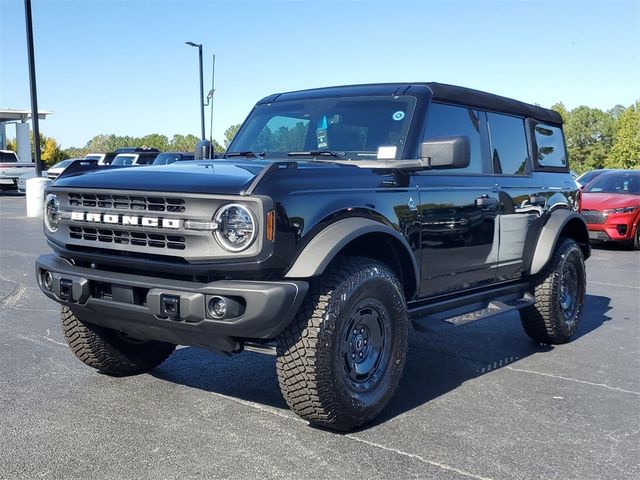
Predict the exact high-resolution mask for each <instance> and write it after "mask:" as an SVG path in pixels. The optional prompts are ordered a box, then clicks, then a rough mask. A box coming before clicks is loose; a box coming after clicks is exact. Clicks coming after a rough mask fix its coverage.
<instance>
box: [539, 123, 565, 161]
mask: <svg viewBox="0 0 640 480" xmlns="http://www.w3.org/2000/svg"><path fill="white" fill-rule="evenodd" d="M534 130H535V138H536V145H537V147H538V164H539V165H540V166H541V167H566V166H567V154H566V152H565V149H564V137H563V135H562V130H561V129H560V128H558V127H552V126H550V125H544V124H542V123H538V124H537V125H536V126H535V129H534Z"/></svg>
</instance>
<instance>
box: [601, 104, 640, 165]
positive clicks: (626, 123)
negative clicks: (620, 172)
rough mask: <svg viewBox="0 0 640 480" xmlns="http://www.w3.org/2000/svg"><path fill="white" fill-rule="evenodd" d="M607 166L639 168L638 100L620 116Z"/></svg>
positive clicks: (639, 108) (639, 121) (639, 112)
mask: <svg viewBox="0 0 640 480" xmlns="http://www.w3.org/2000/svg"><path fill="white" fill-rule="evenodd" d="M607 166H609V167H612V168H640V100H638V101H636V103H635V104H634V105H631V106H630V107H629V108H627V109H626V110H625V111H624V112H622V113H621V114H620V118H619V120H618V126H617V128H616V134H615V136H614V139H613V146H612V147H611V151H610V152H609V154H608V156H607Z"/></svg>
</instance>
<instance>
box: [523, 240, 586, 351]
mask: <svg viewBox="0 0 640 480" xmlns="http://www.w3.org/2000/svg"><path fill="white" fill-rule="evenodd" d="M586 278H587V276H586V272H585V268H584V256H583V254H582V250H581V249H580V247H579V246H578V244H577V243H576V242H575V241H574V240H573V239H571V238H565V239H560V241H559V242H558V245H557V246H556V250H555V252H554V254H553V257H552V258H551V260H550V261H549V264H548V265H547V266H546V267H545V269H544V270H543V272H542V273H541V274H540V276H539V277H538V278H537V280H536V283H535V297H536V303H535V304H534V305H533V306H531V307H526V308H524V309H522V310H521V311H520V319H521V321H522V326H523V327H524V331H525V332H526V333H527V335H529V337H531V338H532V339H533V340H535V341H536V342H540V343H547V344H561V343H566V342H568V341H569V340H570V338H571V337H572V336H573V334H574V333H575V332H576V330H577V329H578V326H579V325H580V320H581V318H582V307H583V303H584V296H585V292H586Z"/></svg>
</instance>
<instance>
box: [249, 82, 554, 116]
mask: <svg viewBox="0 0 640 480" xmlns="http://www.w3.org/2000/svg"><path fill="white" fill-rule="evenodd" d="M425 88H426V89H428V90H429V92H430V93H431V95H432V98H433V100H435V101H440V102H445V103H452V104H456V105H464V106H470V107H475V108H480V109H483V110H489V111H495V112H502V113H507V114H513V115H520V116H523V117H531V118H534V119H536V120H540V121H543V122H548V123H553V124H557V125H561V124H562V117H561V116H560V114H558V112H554V111H553V110H549V109H548V108H543V107H539V106H537V105H531V104H529V103H525V102H521V101H519V100H514V99H512V98H507V97H503V96H500V95H494V94H492V93H487V92H482V91H480V90H474V89H472V88H466V87H459V86H456V85H447V84H445V83H436V82H418V83H373V84H365V85H344V86H337V87H325V88H314V89H311V90H299V91H295V92H286V93H278V94H275V95H269V96H268V97H265V98H263V99H262V100H260V101H259V102H258V105H259V104H263V103H273V102H284V101H291V100H306V99H314V98H323V97H348V96H365V95H411V94H418V93H419V92H420V91H421V90H422V91H424V89H425Z"/></svg>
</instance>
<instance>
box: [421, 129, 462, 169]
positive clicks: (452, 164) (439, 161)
mask: <svg viewBox="0 0 640 480" xmlns="http://www.w3.org/2000/svg"><path fill="white" fill-rule="evenodd" d="M469 160H470V154H469V137H467V136H466V135H458V136H455V137H441V138H432V139H430V140H429V141H428V142H422V143H421V144H420V161H421V162H422V163H423V164H424V165H425V166H427V167H431V168H465V167H468V166H469Z"/></svg>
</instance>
